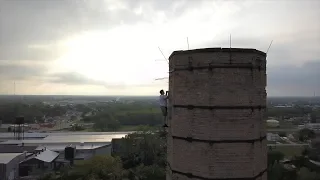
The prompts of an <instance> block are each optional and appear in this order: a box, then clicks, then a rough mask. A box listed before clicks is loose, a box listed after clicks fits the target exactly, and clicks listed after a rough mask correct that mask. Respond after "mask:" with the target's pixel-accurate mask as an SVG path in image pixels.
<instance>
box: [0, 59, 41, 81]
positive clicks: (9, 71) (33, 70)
mask: <svg viewBox="0 0 320 180" xmlns="http://www.w3.org/2000/svg"><path fill="white" fill-rule="evenodd" d="M45 71H46V69H45V67H43V66H40V65H37V66H34V65H33V66H30V65H24V64H8V63H2V64H0V79H1V80H28V79H31V78H34V77H35V78H36V77H39V76H41V75H43V74H44V73H45Z"/></svg>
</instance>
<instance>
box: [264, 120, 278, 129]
mask: <svg viewBox="0 0 320 180" xmlns="http://www.w3.org/2000/svg"><path fill="white" fill-rule="evenodd" d="M267 126H268V127H279V126H280V124H279V121H278V120H275V119H269V120H267Z"/></svg>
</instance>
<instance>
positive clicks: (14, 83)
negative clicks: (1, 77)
mask: <svg viewBox="0 0 320 180" xmlns="http://www.w3.org/2000/svg"><path fill="white" fill-rule="evenodd" d="M13 95H16V82H15V81H13Z"/></svg>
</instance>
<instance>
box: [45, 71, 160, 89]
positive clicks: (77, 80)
mask: <svg viewBox="0 0 320 180" xmlns="http://www.w3.org/2000/svg"><path fill="white" fill-rule="evenodd" d="M45 79H47V82H49V83H57V84H65V85H80V86H82V85H94V86H103V87H105V88H107V89H125V88H132V87H152V86H158V85H159V83H157V82H149V83H140V84H127V83H121V82H118V83H108V82H104V81H97V80H94V79H91V78H88V77H86V76H84V75H82V74H79V73H77V72H64V73H55V74H50V75H48V76H46V77H45ZM160 84H162V83H160Z"/></svg>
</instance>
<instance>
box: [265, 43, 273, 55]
mask: <svg viewBox="0 0 320 180" xmlns="http://www.w3.org/2000/svg"><path fill="white" fill-rule="evenodd" d="M272 42H273V40H272V41H271V43H270V45H269V47H268V50H267V52H266V54H268V52H269V49H270V47H271V45H272Z"/></svg>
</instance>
